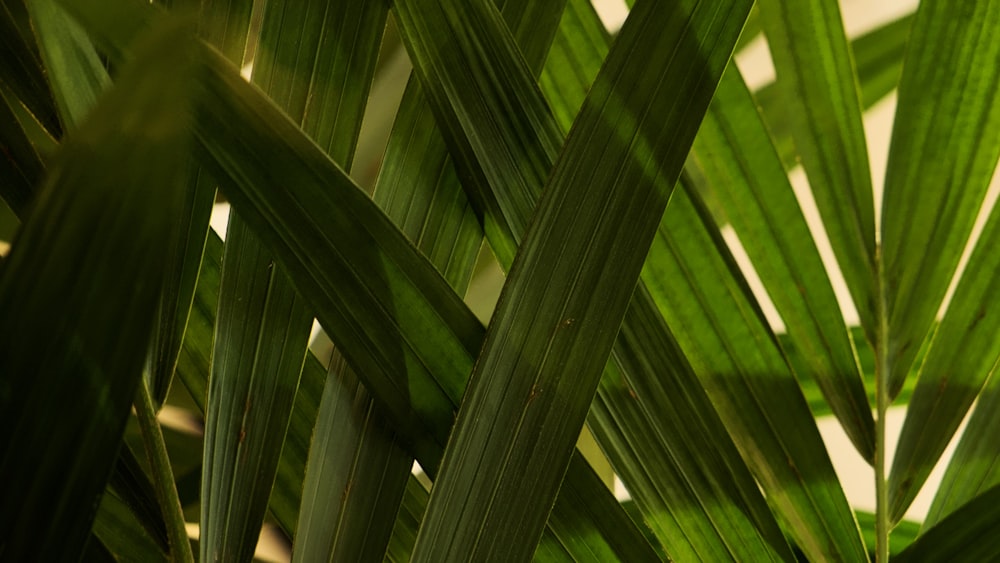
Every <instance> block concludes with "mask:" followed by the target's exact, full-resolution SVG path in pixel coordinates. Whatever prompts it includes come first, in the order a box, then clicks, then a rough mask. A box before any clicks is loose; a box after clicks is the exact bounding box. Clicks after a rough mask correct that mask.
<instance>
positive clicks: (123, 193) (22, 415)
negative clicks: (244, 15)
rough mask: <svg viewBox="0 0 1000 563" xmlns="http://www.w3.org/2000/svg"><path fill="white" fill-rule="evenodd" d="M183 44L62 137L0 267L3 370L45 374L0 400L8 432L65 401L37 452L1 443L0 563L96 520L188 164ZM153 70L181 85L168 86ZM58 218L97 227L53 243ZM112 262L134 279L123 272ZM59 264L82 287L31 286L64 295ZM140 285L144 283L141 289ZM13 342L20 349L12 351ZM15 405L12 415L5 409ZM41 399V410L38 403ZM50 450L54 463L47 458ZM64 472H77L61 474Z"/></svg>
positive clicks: (52, 547) (145, 60)
mask: <svg viewBox="0 0 1000 563" xmlns="http://www.w3.org/2000/svg"><path fill="white" fill-rule="evenodd" d="M178 37H184V33H183V32H181V31H179V30H178V28H177V27H176V25H171V26H169V27H168V28H163V29H161V30H159V32H158V33H157V34H156V37H155V38H153V39H150V41H149V43H148V44H147V46H145V47H143V48H141V49H140V64H137V65H136V66H135V67H131V68H129V69H128V70H127V71H124V72H123V74H122V78H121V80H120V85H119V87H118V88H116V89H115V90H114V91H112V93H111V94H110V95H109V96H108V97H106V98H104V99H103V100H102V103H101V104H100V105H99V107H98V108H97V109H96V110H95V114H94V115H93V117H92V118H91V119H89V120H88V121H87V122H86V123H85V124H84V125H83V126H82V127H81V128H80V129H79V130H78V136H77V137H76V138H73V137H71V138H69V139H67V141H66V142H65V143H64V145H63V148H61V149H60V154H61V156H60V157H59V159H58V160H57V161H56V162H54V163H53V165H52V168H51V169H50V172H49V174H50V176H49V179H48V181H47V185H46V188H45V189H44V190H43V192H42V194H41V195H40V196H39V199H38V200H37V202H36V204H35V206H34V211H33V212H32V219H29V220H27V221H26V223H25V226H24V228H23V229H22V231H21V233H20V234H19V235H18V242H17V244H16V246H15V247H14V249H13V250H12V251H11V255H10V257H9V258H8V259H7V260H6V261H5V263H4V270H3V281H2V282H0V295H2V296H3V297H2V298H0V299H2V301H3V302H4V303H5V305H4V311H5V315H4V316H3V320H2V321H0V322H3V323H4V324H5V325H8V326H7V328H5V329H3V332H4V334H8V335H11V337H10V338H5V339H4V341H3V344H2V345H3V346H4V347H5V348H6V350H5V351H4V353H3V354H0V358H2V360H0V361H2V362H3V363H4V365H3V369H2V370H0V371H2V373H5V374H11V373H18V374H30V373H35V372H38V373H45V374H47V375H46V377H45V378H41V377H39V378H37V379H36V380H35V381H32V382H25V381H23V380H22V381H21V382H19V383H18V382H14V381H11V380H10V379H7V380H6V381H5V384H4V390H3V391H2V392H0V395H2V396H3V402H4V403H6V404H5V405H4V408H3V409H2V410H3V412H4V427H5V428H15V427H18V426H21V427H22V428H24V429H25V430H27V429H28V428H30V424H31V423H30V421H31V420H32V418H31V417H33V416H35V415H36V413H38V412H46V410H47V408H52V406H54V405H55V404H60V405H61V409H60V414H59V416H58V417H57V418H56V419H57V420H59V421H60V424H61V429H59V430H56V428H47V429H46V432H45V434H44V442H42V444H43V445H39V444H32V440H33V438H34V439H38V437H37V436H34V434H33V433H31V432H27V431H24V432H21V433H19V434H18V435H17V436H16V437H15V436H5V437H4V439H3V443H2V444H3V448H2V449H3V452H4V453H3V460H4V461H3V468H2V470H0V473H2V474H3V475H4V482H5V483H12V484H16V490H11V489H10V488H9V487H8V490H7V491H6V492H5V494H4V495H3V497H4V501H3V503H4V509H3V511H2V514H3V515H4V517H3V519H4V531H3V534H4V537H3V539H2V540H0V543H4V544H6V545H5V551H4V553H5V556H11V557H15V558H22V557H54V558H59V557H60V554H61V555H62V556H68V557H75V556H76V555H77V554H78V553H80V552H81V550H82V546H83V542H84V541H85V539H86V537H87V535H88V534H89V530H90V521H91V519H92V517H93V514H92V512H91V511H89V510H78V507H79V506H96V505H94V504H93V503H94V501H95V500H96V499H97V498H98V497H99V496H100V493H101V491H103V488H104V485H105V481H106V480H107V477H108V475H109V474H110V469H111V464H112V463H113V462H114V460H115V456H114V455H113V453H114V452H115V451H117V448H118V447H119V445H120V437H121V432H122V430H123V429H124V424H125V420H126V419H127V416H128V408H129V405H130V404H131V402H132V398H133V396H134V391H135V386H136V384H137V382H138V381H139V375H140V373H141V368H142V361H143V359H144V357H145V353H146V344H147V342H146V338H147V337H148V336H149V331H150V328H151V323H150V321H149V319H150V317H151V316H152V312H153V310H154V309H155V303H156V298H157V290H158V279H159V277H160V273H161V272H162V268H163V264H162V262H161V261H160V258H159V255H160V254H161V251H162V249H163V248H164V247H165V246H166V244H167V241H168V240H169V238H170V236H171V228H172V227H171V222H172V219H173V217H174V216H175V215H176V214H177V212H178V205H179V202H178V194H179V192H180V190H179V178H178V177H177V175H176V171H177V170H178V169H180V168H182V166H181V164H182V163H183V162H184V160H183V159H184V155H185V154H186V143H185V136H186V134H187V132H188V131H189V129H188V120H189V119H190V106H189V104H190V102H191V98H192V96H191V94H192V93H191V91H190V90H189V89H188V86H187V84H189V83H190V81H191V79H192V77H193V76H196V74H195V73H196V71H197V69H198V68H199V64H198V63H197V59H196V58H195V55H194V54H192V53H191V52H190V51H184V50H183V49H175V48H173V45H172V43H173V42H175V41H176V40H177V38H178ZM167 46H170V48H166V47H167ZM143 66H148V67H149V68H147V69H143ZM150 68H157V69H158V70H157V71H156V72H153V71H151V70H149V69H150ZM161 73H166V74H167V75H172V76H175V77H176V78H177V81H176V82H173V83H172V84H173V86H172V87H170V88H164V87H163V85H162V84H161V83H160V80H159V78H160V77H161V76H163V74H161ZM148 131H155V132H156V133H157V135H153V136H150V135H149V134H148V133H147V132H148ZM130 159H134V161H135V164H134V165H133V166H132V167H126V168H124V169H122V168H120V165H119V163H121V162H128V161H129V160H130ZM116 188H120V190H119V189H116ZM140 188H141V189H140ZM105 205H107V206H108V207H109V209H108V210H107V211H104V210H103V208H104V206H105ZM69 210H72V212H69ZM154 210H155V211H156V213H152V212H153V211H154ZM68 212H69V213H68ZM67 213H68V215H67ZM150 216H152V217H154V218H153V219H151V220H150ZM60 217H61V218H64V219H66V220H73V221H75V223H76V225H75V228H76V229H80V228H88V227H87V225H89V228H93V226H94V225H95V224H99V225H101V228H95V229H93V230H92V231H91V232H90V233H89V235H88V236H87V237H81V236H79V231H74V230H73V229H69V228H67V229H61V230H60V231H59V232H58V233H51V232H50V229H48V228H47V227H46V221H47V220H51V219H52V218H60ZM101 219H103V220H104V221H105V222H104V223H100V221H101ZM39 248H47V249H49V250H51V251H52V252H55V251H56V250H57V249H58V250H59V251H60V252H61V253H63V254H62V257H63V258H66V257H67V255H70V254H71V255H75V256H77V258H76V262H73V261H71V262H70V263H68V264H66V263H62V262H61V261H56V262H52V261H49V258H47V256H50V255H51V254H50V253H49V252H42V253H41V255H38V254H36V255H34V257H33V255H32V254H31V251H32V250H33V249H35V250H36V252H37V249H39ZM120 260H121V261H124V262H125V263H128V264H131V265H133V266H134V267H135V269H136V271H137V272H139V273H137V274H135V276H133V275H132V274H131V273H130V272H128V271H124V270H123V269H122V268H121V267H120V264H121V262H120ZM74 263H75V266H74ZM67 268H68V269H69V270H74V274H73V276H69V279H71V280H75V279H77V276H79V279H81V280H87V281H83V282H81V283H80V284H70V286H69V288H65V287H63V288H61V289H58V290H54V289H53V288H50V289H49V290H48V291H41V290H40V288H38V287H37V284H36V282H35V281H34V280H35V277H34V276H43V277H42V279H56V280H59V279H61V280H64V281H63V282H62V283H63V285H65V284H66V282H65V280H66V279H67V276H66V275H65V274H66V272H67V271H69V270H67ZM26 271H27V272H31V274H30V276H25V272H26ZM60 272H61V273H60ZM136 276H137V278H136ZM136 279H138V280H141V281H140V282H139V283H138V285H136V283H135V282H136ZM95 280H99V281H98V282H95ZM25 284H28V285H29V287H27V288H26V287H25ZM91 284H93V285H91ZM98 288H100V289H98ZM26 291H27V293H24V292H26ZM88 296H90V297H92V298H93V299H86V298H87V297H88ZM123 296H125V297H124V298H123ZM39 299H41V300H42V302H41V303H39V302H38V300H39ZM81 301H82V303H81ZM46 302H49V303H52V302H54V303H55V304H56V306H57V307H59V308H60V309H61V313H60V314H61V321H60V324H59V325H58V326H57V327H55V328H54V330H55V334H59V335H61V337H60V338H56V339H54V340H51V342H52V343H51V344H50V346H51V348H44V347H43V348H41V349H40V348H39V347H38V343H37V341H36V339H38V338H41V336H40V335H42V334H49V333H50V330H53V329H52V327H48V326H41V327H39V326H38V324H37V321H32V318H33V317H34V315H35V312H36V311H38V310H43V309H44V308H45V306H46V305H45V303H46ZM10 323H13V326H10ZM32 326H34V327H36V328H35V329H34V330H31V328H30V327H32ZM15 327H16V328H15ZM119 330H121V331H124V334H127V335H129V338H128V340H127V342H119V341H118V338H117V336H118V334H119ZM14 335H20V336H19V338H23V339H25V340H23V341H17V340H15V339H14ZM46 340H49V339H46ZM102 374H105V377H107V379H103V378H102ZM26 383H28V385H27V386H25V384H26ZM32 385H35V386H36V387H35V389H34V390H33V389H32ZM38 385H42V386H43V387H44V388H53V386H56V387H59V388H60V389H61V392H62V393H64V395H63V400H62V401H60V400H59V399H58V398H57V397H48V396H47V395H48V393H47V392H45V391H40V390H39V389H38V388H37V386H38ZM15 396H16V397H18V398H19V399H18V406H17V407H16V408H15V407H14V406H13V405H10V404H9V403H10V401H11V400H12V398H13V397H15ZM32 397H34V399H32ZM25 399H26V400H25ZM39 400H41V401H44V403H43V404H33V402H34V401H39ZM46 404H47V405H50V406H49V407H46V406H45V405H46ZM70 405H75V406H73V407H72V408H70ZM25 425H27V426H25ZM49 448H55V449H54V450H50V449H49ZM54 451H58V452H61V453H60V454H59V455H52V452H54ZM31 452H34V453H31ZM102 453H103V455H102ZM32 460H33V461H32ZM67 467H73V468H75V470H74V471H69V472H67V469H66V468H67ZM67 475H71V476H72V478H69V479H68V478H66V476H67ZM26 483H31V485H26ZM39 495H40V496H39ZM25 502H28V503H29V504H28V505H24V504H22V503H25ZM50 511H51V512H50ZM15 515H16V516H15ZM11 518H14V521H9V520H10V519H11ZM54 538H58V540H55V539H54ZM40 550H45V551H40ZM46 551H47V553H48V554H49V555H48V556H46V555H45V554H44V553H45V552H46Z"/></svg>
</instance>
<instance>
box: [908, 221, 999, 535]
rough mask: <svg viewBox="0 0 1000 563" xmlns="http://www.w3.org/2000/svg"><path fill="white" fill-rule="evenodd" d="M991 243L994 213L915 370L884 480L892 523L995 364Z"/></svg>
mask: <svg viewBox="0 0 1000 563" xmlns="http://www.w3.org/2000/svg"><path fill="white" fill-rule="evenodd" d="M998 244H1000V212H994V213H991V215H990V220H989V222H988V223H987V225H986V228H985V229H984V231H983V234H982V236H981V237H980V240H979V242H978V243H977V245H976V248H975V251H974V252H973V254H972V256H971V257H970V258H969V263H968V265H967V266H966V268H965V273H964V275H963V276H962V279H961V281H960V282H959V284H958V287H957V288H956V290H955V297H954V298H953V299H952V302H951V304H950V305H949V306H948V310H947V312H946V313H945V316H944V318H943V319H942V320H941V324H940V325H939V326H938V327H937V329H936V330H935V332H934V339H933V340H932V341H931V345H930V349H929V351H928V353H927V356H926V358H924V360H923V362H922V364H921V366H920V375H919V379H918V380H917V387H916V389H915V390H914V392H913V397H912V398H911V400H910V403H909V407H908V409H907V415H906V421H905V423H904V424H903V430H902V432H901V433H900V436H899V443H898V445H897V446H896V454H895V456H894V457H893V460H892V472H891V473H890V474H889V502H890V507H891V508H890V510H891V512H890V517H891V518H892V519H893V520H894V521H895V520H898V519H899V518H901V517H902V515H903V513H904V512H905V511H906V509H907V508H908V507H909V505H910V503H911V502H912V501H913V499H914V498H915V497H916V496H917V492H918V491H919V490H920V487H921V486H922V485H923V484H924V481H925V480H926V479H927V476H928V475H930V472H931V469H933V467H934V464H935V463H936V462H937V460H938V458H939V457H940V456H941V454H942V453H943V452H944V449H945V447H947V445H948V442H949V441H950V440H951V437H952V436H953V435H954V433H955V431H956V430H957V429H958V426H959V424H961V422H962V419H963V418H964V417H965V413H966V412H967V411H968V409H969V407H970V406H972V402H973V401H974V400H975V399H976V397H977V396H979V393H980V391H981V390H982V389H983V386H984V385H985V384H986V380H987V379H988V378H989V376H990V375H991V374H992V373H993V370H994V369H995V366H996V363H997V359H998V358H1000V342H998V341H997V339H996V333H997V330H998V329H1000V311H998V310H997V305H996V300H994V299H992V296H993V295H996V294H997V291H998V290H1000V285H998V284H1000V278H998V277H997V276H996V271H997V268H998V267H1000V257H998V256H997V252H996V248H997V245H998Z"/></svg>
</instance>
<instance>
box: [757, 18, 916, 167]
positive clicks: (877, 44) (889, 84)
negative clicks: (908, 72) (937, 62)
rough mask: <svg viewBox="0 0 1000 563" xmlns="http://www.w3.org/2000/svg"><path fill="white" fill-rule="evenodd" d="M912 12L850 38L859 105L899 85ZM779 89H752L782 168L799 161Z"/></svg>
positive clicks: (770, 86) (872, 102) (864, 105)
mask: <svg viewBox="0 0 1000 563" xmlns="http://www.w3.org/2000/svg"><path fill="white" fill-rule="evenodd" d="M912 24H913V16H912V15H908V16H904V17H902V18H899V19H897V20H893V21H891V22H889V23H887V24H885V25H882V26H879V27H877V28H875V29H873V30H871V31H869V32H867V33H865V34H864V35H861V36H859V37H857V38H855V39H854V40H853V41H851V52H852V53H854V59H855V62H856V64H857V69H856V70H857V76H858V87H859V88H860V95H861V108H862V109H864V110H867V109H870V108H871V107H872V106H873V105H875V102H877V101H879V100H881V99H882V98H884V97H885V96H886V95H888V94H889V92H892V91H893V90H895V89H896V86H898V85H899V74H900V71H901V69H902V67H903V52H904V50H905V48H906V42H907V40H908V39H909V36H910V26H911V25H912ZM781 90H782V89H781V88H779V87H778V84H776V83H774V82H772V83H771V84H768V85H767V86H764V87H763V88H761V89H760V90H757V91H756V92H754V98H755V99H756V100H757V102H758V103H759V104H760V111H761V114H762V115H763V116H764V120H765V121H766V122H767V125H768V129H769V130H770V132H771V138H772V139H773V142H774V146H775V148H776V149H778V154H779V155H781V162H783V163H784V165H785V168H786V169H792V168H794V167H795V166H798V165H799V164H800V162H799V155H798V152H797V151H796V149H795V143H794V141H793V140H792V132H791V128H792V120H791V119H790V116H789V113H788V108H787V106H785V105H784V97H783V92H782V91H781Z"/></svg>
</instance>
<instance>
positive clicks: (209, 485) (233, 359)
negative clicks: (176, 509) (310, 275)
mask: <svg viewBox="0 0 1000 563" xmlns="http://www.w3.org/2000/svg"><path fill="white" fill-rule="evenodd" d="M247 229H248V228H247V227H246V226H245V225H244V224H242V222H239V221H230V224H229V227H228V230H227V237H226V251H225V254H224V255H223V270H222V283H221V286H220V289H219V315H218V321H217V322H218V327H217V329H216V330H217V332H216V340H215V352H214V354H213V356H212V377H211V379H210V380H209V392H208V411H207V420H206V428H205V456H204V457H205V461H204V465H203V468H202V499H201V511H202V517H201V529H202V533H201V538H200V541H199V545H200V549H201V558H202V559H206V560H208V559H210V560H217V559H219V560H222V559H225V560H228V559H235V560H246V559H248V558H250V557H252V556H253V551H254V547H255V546H256V545H257V537H258V536H259V534H260V526H261V524H262V523H263V520H264V513H265V510H266V507H267V499H268V496H269V495H270V488H271V485H272V482H273V479H274V472H275V470H276V466H277V464H278V456H279V453H280V451H281V443H282V442H283V441H284V434H285V430H286V428H287V425H288V414H289V411H290V410H291V407H292V403H293V400H294V397H295V391H296V388H297V387H298V383H299V374H300V373H301V370H302V362H303V360H304V358H305V351H306V344H307V339H308V337H309V324H310V321H311V320H312V319H311V316H310V315H309V314H308V311H307V310H306V308H305V307H304V305H303V304H302V303H301V302H298V301H297V299H298V297H297V296H296V295H295V293H294V290H293V289H292V288H291V287H290V286H289V287H288V288H287V289H285V290H282V288H280V287H276V286H278V285H279V283H280V282H279V281H278V280H277V278H278V277H279V276H282V275H283V272H281V269H280V266H277V265H275V264H274V263H273V262H272V260H271V258H270V257H269V256H268V255H267V253H266V251H264V250H263V249H262V248H261V245H260V244H259V243H258V242H257V241H256V239H255V238H254V237H253V235H251V234H250V233H248V232H247ZM289 327H290V328H289ZM296 329H297V330H296Z"/></svg>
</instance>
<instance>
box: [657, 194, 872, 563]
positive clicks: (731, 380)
mask: <svg viewBox="0 0 1000 563" xmlns="http://www.w3.org/2000/svg"><path fill="white" fill-rule="evenodd" d="M706 221H710V220H709V219H708V218H707V211H706V210H704V209H702V208H700V207H699V206H698V205H697V203H696V202H695V201H693V200H692V198H690V197H689V196H688V194H687V190H683V191H682V190H677V191H676V192H675V193H674V197H673V199H672V200H671V202H670V205H669V206H668V207H667V212H666V213H665V214H664V216H663V222H662V228H661V230H660V232H659V233H658V236H657V238H656V240H655V241H654V243H653V247H652V249H651V250H650V253H649V257H648V259H647V261H646V266H645V272H644V275H643V279H644V280H645V281H646V285H647V287H648V288H649V290H650V293H651V294H652V295H653V297H654V299H655V300H656V302H657V305H658V306H659V308H660V311H661V312H662V313H663V315H664V318H665V319H666V321H667V323H668V324H669V325H670V326H677V327H684V330H681V331H676V332H675V333H674V335H675V336H676V338H677V341H678V343H679V344H680V346H681V349H682V350H683V352H684V355H685V356H686V357H687V358H688V360H689V361H690V362H691V365H692V368H693V369H694V371H695V373H697V374H698V376H699V378H700V380H701V382H702V384H703V385H704V386H705V389H706V391H707V392H708V395H709V397H711V399H712V402H713V403H715V406H716V408H717V409H718V412H719V415H720V416H721V417H722V420H723V421H724V422H725V425H726V428H727V429H728V430H729V432H730V434H732V436H733V440H734V441H735V442H736V445H737V447H738V448H739V449H740V452H741V453H742V454H743V457H744V459H746V460H747V464H748V465H749V466H750V468H751V469H752V470H753V471H754V475H755V476H756V477H757V479H758V480H759V481H760V482H761V486H762V488H763V490H764V491H765V492H766V494H767V500H768V503H769V504H771V506H772V507H773V508H774V509H775V510H776V511H777V512H778V513H779V514H780V516H781V517H782V518H783V520H784V522H786V523H788V524H790V526H789V530H788V531H789V533H790V534H791V535H792V538H793V539H794V540H795V541H796V543H797V544H798V546H799V548H801V549H802V550H803V551H804V552H805V553H806V555H807V556H809V557H810V558H816V559H822V558H824V557H839V558H843V559H847V560H863V559H864V557H865V556H864V553H863V550H862V546H861V541H860V536H859V535H858V530H857V524H856V523H855V522H854V519H853V515H852V513H851V511H850V509H849V507H848V505H847V500H846V498H845V497H844V493H843V491H842V490H841V488H840V484H839V482H838V481H837V477H836V474H835V473H834V471H833V467H832V465H831V463H830V460H829V457H828V455H827V453H826V448H825V447H824V446H823V441H822V438H821V437H820V435H819V431H818V430H817V428H816V425H815V422H814V421H813V418H812V415H811V413H810V412H809V409H808V407H807V405H806V402H805V400H804V398H803V397H802V392H801V390H800V389H799V386H798V384H797V382H796V381H795V378H794V377H793V376H792V373H791V371H790V370H789V368H788V365H787V364H786V363H785V361H784V358H782V357H781V355H780V352H779V351H778V348H777V346H776V344H775V342H774V336H773V335H772V334H771V333H770V330H769V329H768V328H767V326H766V324H765V321H764V319H763V315H762V314H761V312H760V311H759V309H757V307H756V303H755V302H753V301H752V300H751V297H750V292H749V290H748V289H747V288H746V286H745V284H744V282H743V281H742V278H741V277H738V276H737V275H736V274H735V272H736V271H737V270H736V266H735V264H734V263H733V262H732V258H731V257H730V256H728V254H723V253H721V252H720V248H722V247H721V246H720V242H721V241H718V240H714V241H713V240H712V239H713V238H721V237H720V235H719V233H718V231H717V230H716V229H715V227H714V225H710V224H706Z"/></svg>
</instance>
